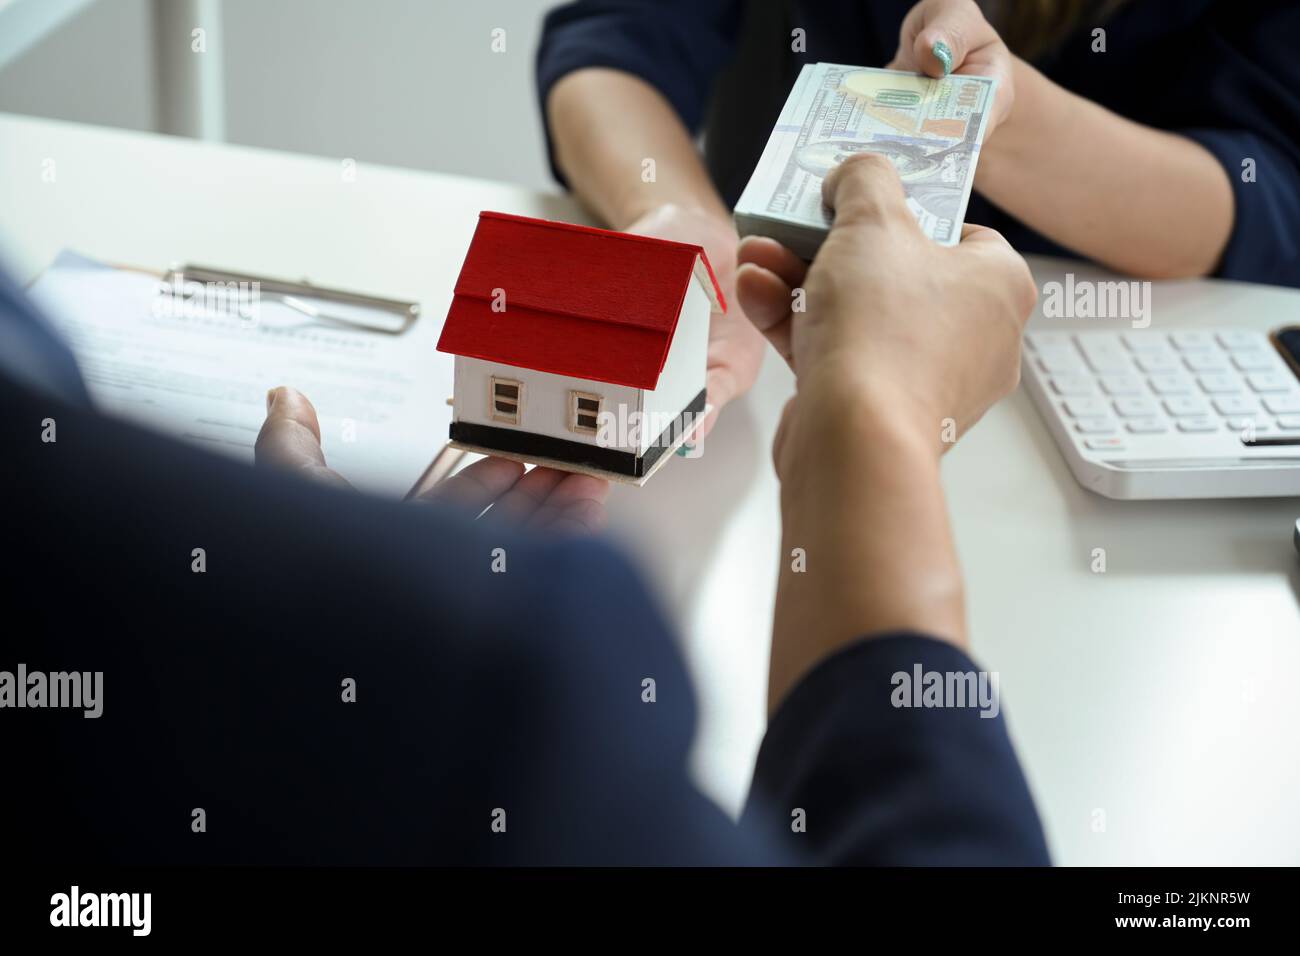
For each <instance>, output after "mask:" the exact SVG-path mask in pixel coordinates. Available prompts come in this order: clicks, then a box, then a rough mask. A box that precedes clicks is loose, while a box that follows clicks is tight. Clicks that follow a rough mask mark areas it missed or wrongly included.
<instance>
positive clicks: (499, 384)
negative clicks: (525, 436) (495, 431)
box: [492, 375, 524, 425]
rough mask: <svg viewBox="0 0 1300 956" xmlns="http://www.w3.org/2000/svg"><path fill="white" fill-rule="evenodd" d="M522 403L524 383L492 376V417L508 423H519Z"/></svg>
mask: <svg viewBox="0 0 1300 956" xmlns="http://www.w3.org/2000/svg"><path fill="white" fill-rule="evenodd" d="M523 404H524V383H523V382H519V381H516V380H515V379H512V378H497V377H496V376H495V375H494V376H493V377H492V418H493V420H494V421H498V422H505V423H506V424H508V425H518V424H519V410H520V408H521V407H522V406H523Z"/></svg>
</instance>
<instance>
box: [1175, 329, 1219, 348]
mask: <svg viewBox="0 0 1300 956" xmlns="http://www.w3.org/2000/svg"><path fill="white" fill-rule="evenodd" d="M1169 341H1171V342H1173V343H1174V348H1176V349H1178V350H1179V351H1180V352H1190V351H1194V350H1196V349H1209V348H1214V339H1212V338H1211V337H1210V333H1209V332H1175V333H1174V334H1173V335H1171V336H1169Z"/></svg>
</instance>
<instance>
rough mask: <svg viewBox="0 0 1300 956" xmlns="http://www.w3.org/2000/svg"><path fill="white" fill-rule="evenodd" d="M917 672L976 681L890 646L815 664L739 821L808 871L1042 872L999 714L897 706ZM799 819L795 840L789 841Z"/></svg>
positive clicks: (857, 649)
mask: <svg viewBox="0 0 1300 956" xmlns="http://www.w3.org/2000/svg"><path fill="white" fill-rule="evenodd" d="M917 665H919V666H920V667H921V672H922V674H924V673H925V672H930V671H937V672H939V673H969V672H975V671H976V670H977V669H976V666H975V665H974V664H973V663H972V661H971V660H970V658H969V657H967V656H966V655H965V654H963V653H962V652H961V651H960V650H958V649H957V648H955V647H953V646H952V645H950V644H947V643H944V642H942V641H938V640H935V639H933V638H928V637H920V636H916V635H911V634H899V635H890V636H882V637H876V638H872V639H869V640H864V641H861V642H859V643H857V644H855V645H853V646H852V647H850V648H848V649H846V650H844V651H842V652H840V653H839V654H837V655H835V656H834V657H832V658H831V659H829V660H827V661H824V662H823V663H822V664H821V665H819V666H818V667H817V668H815V669H814V670H813V672H812V673H810V674H809V675H808V676H807V677H806V678H805V679H804V680H802V681H801V682H800V683H799V685H798V686H797V687H796V688H795V689H794V690H793V691H792V692H791V694H790V696H789V697H788V698H787V699H786V700H785V701H784V703H782V705H781V707H780V708H779V709H778V711H777V713H776V714H775V715H774V716H773V718H772V721H771V724H770V725H769V727H768V731H767V735H766V737H765V738H764V740H763V744H762V747H761V748H760V750H759V755H758V763H757V767H756V769H755V771H754V784H753V788H752V790H751V793H750V798H749V804H748V806H747V807H746V809H745V813H744V818H743V822H744V824H745V825H746V826H754V827H757V828H758V829H761V830H763V831H765V832H766V833H767V835H768V837H769V839H771V840H772V841H773V842H777V841H780V842H781V843H784V844H785V845H786V846H788V847H789V848H790V852H791V853H792V854H798V855H799V856H800V857H801V858H802V859H804V860H805V861H807V862H810V863H820V864H839V865H845V864H848V865H852V864H884V865H953V866H964V865H1046V864H1048V863H1049V862H1050V861H1049V858H1048V853H1047V846H1046V843H1045V841H1044V838H1043V832H1042V827H1041V825H1040V824H1039V821H1038V816H1037V814H1036V813H1035V811H1034V804H1033V800H1032V799H1031V797H1030V795H1029V788H1028V786H1027V784H1026V782H1025V778H1024V776H1023V774H1022V773H1021V770H1020V765H1019V763H1018V761H1017V760H1016V755H1015V752H1014V750H1013V749H1012V746H1011V741H1010V739H1009V738H1008V736H1007V730H1006V725H1005V723H1004V721H1003V717H1002V714H1001V711H1000V707H999V708H998V709H997V712H996V713H995V714H994V713H993V708H986V709H985V711H984V712H985V713H988V714H993V715H992V716H982V715H981V714H982V711H981V709H980V708H979V707H915V706H912V707H901V706H895V702H896V700H897V699H898V695H899V694H900V687H901V681H899V682H895V679H894V675H896V674H900V673H902V674H906V675H908V678H909V680H910V679H911V678H912V676H913V675H914V674H915V673H916V671H915V668H916V666H917ZM796 810H802V811H803V817H802V819H803V824H804V827H805V829H804V830H803V832H798V831H797V830H796V829H795V827H794V824H795V823H796V822H797V818H796V816H795V811H796Z"/></svg>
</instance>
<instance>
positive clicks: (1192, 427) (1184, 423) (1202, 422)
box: [1178, 415, 1219, 432]
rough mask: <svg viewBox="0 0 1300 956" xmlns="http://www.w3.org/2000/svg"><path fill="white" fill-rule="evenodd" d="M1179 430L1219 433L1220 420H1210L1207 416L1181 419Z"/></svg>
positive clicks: (1179, 420)
mask: <svg viewBox="0 0 1300 956" xmlns="http://www.w3.org/2000/svg"><path fill="white" fill-rule="evenodd" d="M1178 430H1179V431H1180V432H1217V431H1218V430H1219V420H1218V419H1217V418H1210V417H1209V416H1207V415H1201V416H1198V417H1196V418H1180V419H1178Z"/></svg>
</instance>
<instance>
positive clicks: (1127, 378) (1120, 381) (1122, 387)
mask: <svg viewBox="0 0 1300 956" xmlns="http://www.w3.org/2000/svg"><path fill="white" fill-rule="evenodd" d="M1097 381H1098V382H1100V383H1101V387H1102V389H1103V390H1104V391H1105V392H1106V394H1107V395H1141V394H1142V379H1140V378H1138V377H1137V376H1136V375H1124V374H1119V375H1102V376H1100V377H1099V378H1098V379H1097Z"/></svg>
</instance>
